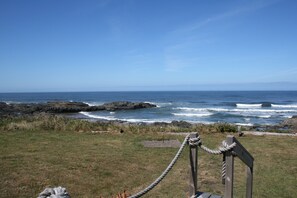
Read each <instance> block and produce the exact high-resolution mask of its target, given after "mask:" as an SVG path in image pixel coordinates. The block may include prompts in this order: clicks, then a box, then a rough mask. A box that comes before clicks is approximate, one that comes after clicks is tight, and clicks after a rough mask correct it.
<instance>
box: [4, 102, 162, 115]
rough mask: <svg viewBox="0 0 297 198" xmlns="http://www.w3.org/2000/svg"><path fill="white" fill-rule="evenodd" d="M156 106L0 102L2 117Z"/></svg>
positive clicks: (148, 104)
mask: <svg viewBox="0 0 297 198" xmlns="http://www.w3.org/2000/svg"><path fill="white" fill-rule="evenodd" d="M152 107H156V105H153V104H150V103H144V102H126V101H124V102H122V101H120V102H111V103H106V104H103V105H99V106H89V105H88V104H85V103H83V102H48V103H27V104H24V103H23V104H6V103H4V102H0V116H1V115H2V116H3V115H24V114H33V113H41V112H45V113H78V112H80V111H103V110H108V111H118V110H133V109H143V108H152Z"/></svg>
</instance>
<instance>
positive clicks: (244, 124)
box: [234, 123, 253, 126]
mask: <svg viewBox="0 0 297 198" xmlns="http://www.w3.org/2000/svg"><path fill="white" fill-rule="evenodd" d="M234 124H235V125H237V126H253V124H252V123H234Z"/></svg>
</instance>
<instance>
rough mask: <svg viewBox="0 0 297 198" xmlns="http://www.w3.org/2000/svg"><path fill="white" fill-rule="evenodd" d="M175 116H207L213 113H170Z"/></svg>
mask: <svg viewBox="0 0 297 198" xmlns="http://www.w3.org/2000/svg"><path fill="white" fill-rule="evenodd" d="M172 114H173V115H175V116H185V117H207V116H211V115H213V114H212V113H172Z"/></svg>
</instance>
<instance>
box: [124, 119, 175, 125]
mask: <svg viewBox="0 0 297 198" xmlns="http://www.w3.org/2000/svg"><path fill="white" fill-rule="evenodd" d="M118 120H120V121H125V122H131V123H140V122H143V123H151V124H152V123H156V122H164V123H170V122H171V121H169V120H149V119H133V118H129V119H118Z"/></svg>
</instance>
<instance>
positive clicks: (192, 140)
mask: <svg viewBox="0 0 297 198" xmlns="http://www.w3.org/2000/svg"><path fill="white" fill-rule="evenodd" d="M189 145H190V146H199V147H200V148H201V149H202V150H204V151H206V152H207V153H210V154H214V155H220V154H224V155H225V153H226V152H227V151H230V150H232V149H233V148H234V147H235V146H236V143H235V142H233V143H232V144H230V145H229V144H227V142H226V141H223V142H222V146H220V147H219V149H216V150H214V149H210V148H207V147H206V146H204V145H203V144H202V141H201V139H200V136H198V137H196V138H190V139H189ZM221 176H222V182H223V183H225V179H226V161H225V156H224V157H223V161H222V172H221Z"/></svg>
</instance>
